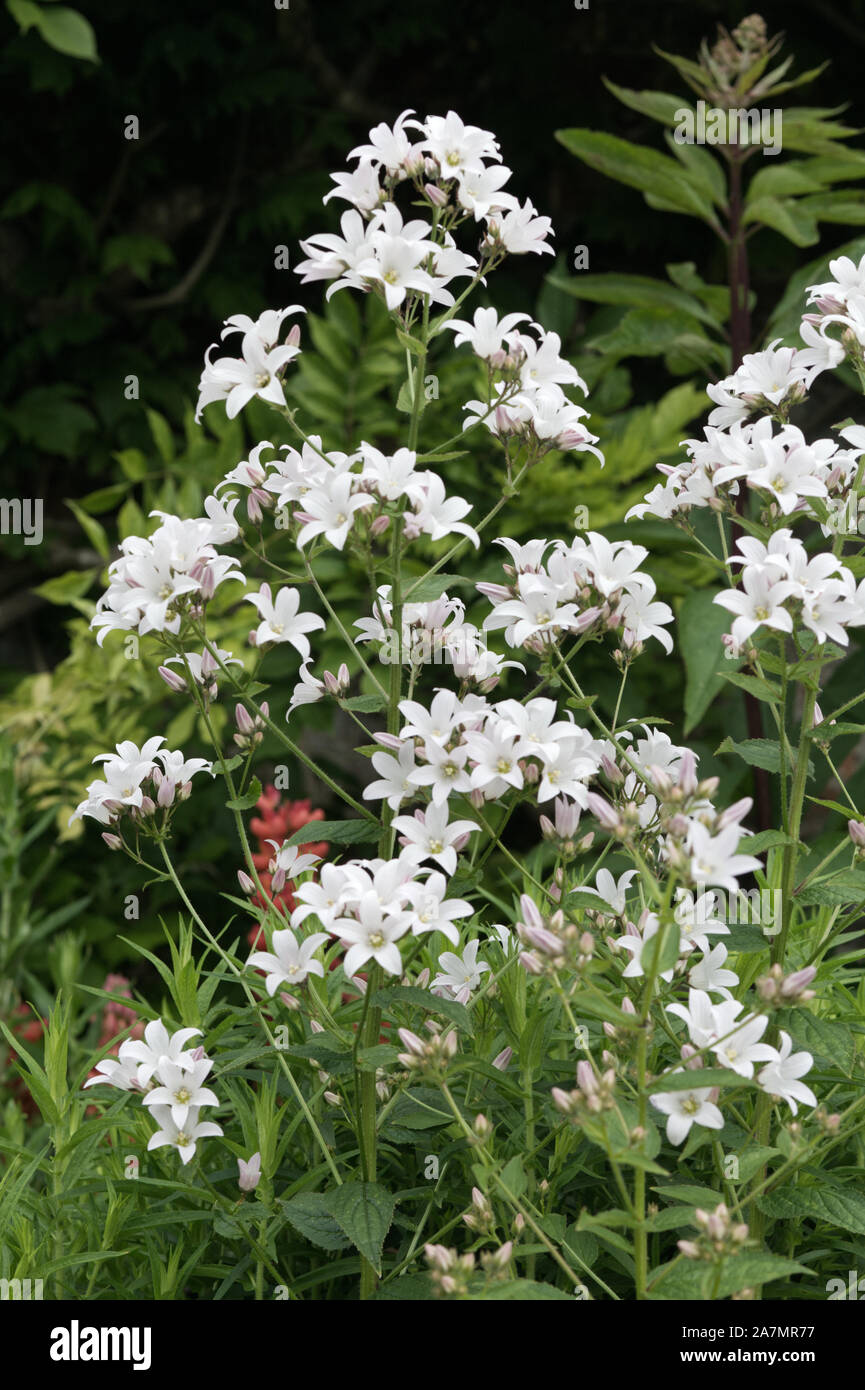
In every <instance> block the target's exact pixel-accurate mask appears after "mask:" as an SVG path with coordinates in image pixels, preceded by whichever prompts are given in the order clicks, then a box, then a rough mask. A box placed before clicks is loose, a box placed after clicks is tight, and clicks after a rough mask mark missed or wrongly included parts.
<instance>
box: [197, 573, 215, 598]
mask: <svg viewBox="0 0 865 1390" xmlns="http://www.w3.org/2000/svg"><path fill="white" fill-rule="evenodd" d="M200 587H201V597H202V598H203V599H204V601H205V602H207V600H208V599H211V598H213V595H214V594H215V593H216V574H215V572H214V569H213V566H212V565H207V566H206V568H205V571H204V574H203V575H202V576H201V586H200Z"/></svg>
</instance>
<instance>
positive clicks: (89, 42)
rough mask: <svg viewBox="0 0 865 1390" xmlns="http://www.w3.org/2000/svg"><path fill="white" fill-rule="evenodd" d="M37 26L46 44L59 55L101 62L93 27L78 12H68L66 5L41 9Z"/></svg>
mask: <svg viewBox="0 0 865 1390" xmlns="http://www.w3.org/2000/svg"><path fill="white" fill-rule="evenodd" d="M33 8H34V9H36V8H37V7H36V6H33ZM36 24H37V26H38V28H39V32H40V34H41V35H42V37H43V39H44V40H45V42H46V43H47V44H48V45H49V46H50V47H51V48H55V49H56V50H57V52H58V53H66V54H68V55H69V57H70V58H84V59H87V60H88V61H90V62H92V63H98V62H99V55H98V53H97V52H96V35H95V34H94V32H93V26H92V24H91V23H90V22H89V20H87V19H85V18H84V16H83V15H82V14H79V13H78V11H77V10H68V9H67V8H66V7H65V6H64V5H52V6H51V8H50V9H41V8H40V9H39V18H38V20H37V21H36Z"/></svg>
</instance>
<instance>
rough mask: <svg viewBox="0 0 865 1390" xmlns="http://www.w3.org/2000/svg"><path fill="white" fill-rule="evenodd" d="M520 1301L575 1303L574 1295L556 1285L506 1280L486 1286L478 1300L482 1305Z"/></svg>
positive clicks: (527, 1280) (532, 1280)
mask: <svg viewBox="0 0 865 1390" xmlns="http://www.w3.org/2000/svg"><path fill="white" fill-rule="evenodd" d="M512 1299H517V1300H519V1302H520V1303H536V1302H537V1301H538V1299H546V1300H550V1299H557V1300H558V1301H559V1302H562V1301H563V1300H564V1302H565V1303H573V1301H574V1299H573V1294H569V1293H566V1292H565V1290H564V1289H558V1288H556V1286H555V1284H541V1283H539V1282H538V1281H537V1280H536V1279H505V1280H503V1281H502V1282H501V1283H498V1282H495V1283H492V1284H486V1285H485V1286H484V1291H483V1294H482V1295H481V1296H480V1297H479V1298H478V1299H477V1300H476V1301H477V1302H480V1303H493V1302H502V1301H503V1300H504V1301H509V1300H512Z"/></svg>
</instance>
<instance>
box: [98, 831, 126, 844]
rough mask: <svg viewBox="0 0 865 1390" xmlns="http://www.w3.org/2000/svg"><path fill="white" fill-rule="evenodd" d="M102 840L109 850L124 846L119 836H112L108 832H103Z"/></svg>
mask: <svg viewBox="0 0 865 1390" xmlns="http://www.w3.org/2000/svg"><path fill="white" fill-rule="evenodd" d="M102 838H103V840H104V841H105V843H106V845H107V846H108V848H109V849H120V848H121V846H122V844H123V841H122V840H121V838H120V836H119V835H111V834H110V833H109V832H108V831H107V830H103V832H102Z"/></svg>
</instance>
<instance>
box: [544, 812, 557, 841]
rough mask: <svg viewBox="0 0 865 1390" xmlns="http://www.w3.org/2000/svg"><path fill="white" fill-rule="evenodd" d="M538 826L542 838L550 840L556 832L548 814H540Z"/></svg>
mask: <svg viewBox="0 0 865 1390" xmlns="http://www.w3.org/2000/svg"><path fill="white" fill-rule="evenodd" d="M540 827H541V834H542V836H543V837H544V839H545V840H552V839H553V837H554V836H555V833H556V827H555V826H554V825H553V822H552V821H551V820H550V819H549V817H548V816H541V818H540Z"/></svg>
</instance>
